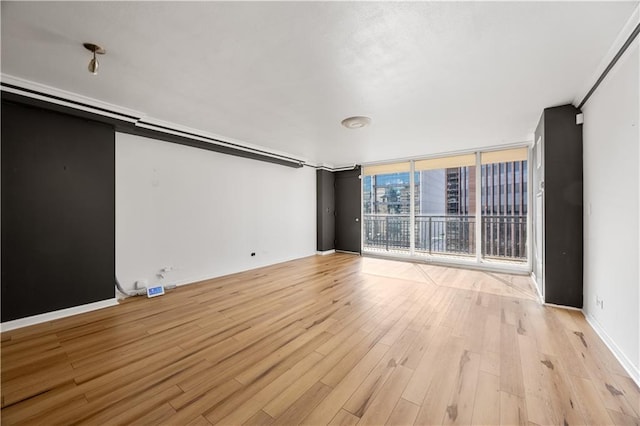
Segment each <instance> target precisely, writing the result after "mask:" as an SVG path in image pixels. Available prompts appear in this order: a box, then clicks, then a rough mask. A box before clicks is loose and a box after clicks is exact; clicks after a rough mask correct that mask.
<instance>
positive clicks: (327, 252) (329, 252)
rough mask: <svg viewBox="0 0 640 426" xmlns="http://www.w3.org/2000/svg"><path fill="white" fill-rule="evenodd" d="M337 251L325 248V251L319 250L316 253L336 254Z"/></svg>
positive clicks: (322, 254) (320, 254) (323, 254)
mask: <svg viewBox="0 0 640 426" xmlns="http://www.w3.org/2000/svg"><path fill="white" fill-rule="evenodd" d="M335 252H336V251H335V250H325V251H317V252H316V254H317V255H318V256H326V255H328V254H334V253H335Z"/></svg>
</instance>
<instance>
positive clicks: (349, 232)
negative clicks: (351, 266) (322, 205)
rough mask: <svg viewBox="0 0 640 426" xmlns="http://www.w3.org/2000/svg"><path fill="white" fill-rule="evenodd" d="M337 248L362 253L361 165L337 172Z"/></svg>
mask: <svg viewBox="0 0 640 426" xmlns="http://www.w3.org/2000/svg"><path fill="white" fill-rule="evenodd" d="M335 179H336V180H335V182H336V206H335V208H336V250H340V251H349V252H354V253H360V247H361V243H360V239H361V235H362V232H361V225H360V211H361V209H360V206H361V202H360V194H361V193H362V191H361V189H360V182H361V181H360V167H357V168H355V169H354V170H347V171H344V172H336V174H335Z"/></svg>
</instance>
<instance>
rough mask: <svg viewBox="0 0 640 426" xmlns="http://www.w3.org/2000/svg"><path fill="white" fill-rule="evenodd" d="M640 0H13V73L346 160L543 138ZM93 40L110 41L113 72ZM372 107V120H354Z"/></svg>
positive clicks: (314, 158) (312, 155)
mask: <svg viewBox="0 0 640 426" xmlns="http://www.w3.org/2000/svg"><path fill="white" fill-rule="evenodd" d="M637 5H638V2H637V1H634V2H611V1H604V2H526V3H525V2H473V3H462V2H421V3H402V2H376V3H365V2H195V3H192V2H189V3H181V2H64V3H53V2H44V3H39V2H38V3H36V2H15V3H14V2H6V1H2V58H1V59H2V63H1V66H2V72H3V73H4V74H6V75H10V76H15V77H19V78H23V79H26V80H30V81H32V82H36V83H41V84H45V85H49V86H52V87H55V88H58V89H63V90H67V91H70V92H74V93H77V94H80V95H84V96H88V97H91V98H95V99H98V100H101V101H105V102H109V103H112V104H115V105H119V106H123V107H127V108H131V109H134V110H137V111H140V112H142V113H144V114H146V115H147V116H148V117H151V118H153V119H157V120H163V121H167V122H171V123H175V124H178V125H182V126H187V127H190V128H194V129H199V130H201V131H204V132H208V133H212V134H216V135H221V136H223V137H228V138H233V139H235V140H240V141H244V142H246V143H248V144H252V145H259V146H262V147H265V148H268V149H271V150H274V151H278V152H283V153H288V154H291V155H293V156H295V157H297V158H301V159H306V160H308V161H309V162H312V163H325V164H329V165H333V166H341V165H346V164H352V163H366V162H373V161H381V160H389V159H396V158H405V157H414V156H426V155H429V154H434V153H441V152H450V151H456V150H464V149H470V148H476V147H485V146H496V145H502V144H509V143H516V142H522V141H527V140H528V139H530V137H531V133H532V132H533V131H534V129H535V126H536V124H537V121H538V118H539V116H540V114H541V112H542V109H543V108H545V107H549V106H554V105H561V104H565V103H570V102H572V101H573V100H574V98H576V97H577V96H581V95H583V94H581V93H580V90H582V89H583V87H584V85H585V83H586V82H588V81H587V80H589V79H590V78H592V76H593V75H594V73H595V71H596V68H597V67H598V65H599V64H600V62H601V61H602V59H603V57H604V55H605V54H606V53H607V51H608V50H609V49H610V47H611V45H612V43H613V41H614V40H615V38H616V36H617V35H618V33H619V31H620V30H621V29H622V27H623V26H624V24H625V23H626V21H627V20H628V19H629V17H630V16H631V14H632V12H633V10H634V9H635V8H636V7H637ZM83 42H95V43H98V44H100V45H102V46H104V47H105V48H106V49H107V55H105V56H104V57H100V58H99V60H100V63H101V66H100V74H99V75H98V76H92V75H90V74H89V73H88V71H87V69H86V66H87V63H88V61H89V59H90V53H89V52H87V51H86V50H84V48H83V47H82V43H83ZM351 115H367V116H370V117H371V118H372V120H373V122H372V124H371V126H370V127H368V128H364V129H359V130H349V129H345V128H343V127H341V126H340V121H341V120H342V119H343V118H345V117H348V116H351Z"/></svg>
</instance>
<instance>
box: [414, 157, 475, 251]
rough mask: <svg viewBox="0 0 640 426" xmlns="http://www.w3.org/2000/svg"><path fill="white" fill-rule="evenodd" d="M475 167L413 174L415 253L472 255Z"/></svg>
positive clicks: (449, 168)
mask: <svg viewBox="0 0 640 426" xmlns="http://www.w3.org/2000/svg"><path fill="white" fill-rule="evenodd" d="M475 171H476V167H475V166H462V167H447V168H440V169H429V170H421V171H419V172H416V175H417V176H419V177H418V178H417V179H416V196H415V197H416V208H415V213H416V218H415V220H416V222H415V252H416V254H444V255H464V256H475V213H476V183H475V179H476V178H475V176H476V174H475Z"/></svg>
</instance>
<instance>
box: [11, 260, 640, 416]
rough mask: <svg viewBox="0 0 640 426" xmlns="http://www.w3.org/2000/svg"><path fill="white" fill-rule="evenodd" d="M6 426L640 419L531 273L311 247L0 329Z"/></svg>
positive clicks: (634, 395) (578, 329)
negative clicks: (318, 251)
mask: <svg viewBox="0 0 640 426" xmlns="http://www.w3.org/2000/svg"><path fill="white" fill-rule="evenodd" d="M0 342H1V344H2V346H1V348H0V353H1V359H0V361H1V362H0V372H1V373H2V374H1V383H0V385H1V396H2V398H1V406H2V408H1V410H0V420H1V421H2V424H6V425H13V424H77V423H86V424H140V425H142V424H145V425H146V424H154V425H155V424H166V425H178V424H180V425H193V426H197V425H200V426H204V425H210V424H216V423H219V424H234V425H235V424H247V425H257V424H261V425H267V424H287V425H289V424H313V425H319V424H357V423H360V424H385V423H386V424H391V425H404V424H444V423H446V424H456V423H457V424H498V423H500V424H508V425H528V426H535V425H543V424H544V425H546V424H570V425H571V424H598V425H600V424H602V425H605V424H607V425H608V424H622V425H627V424H628V425H634V424H635V425H638V424H640V420H639V416H640V413H639V411H640V391H639V390H638V386H637V385H636V384H635V383H634V382H633V380H632V379H631V378H630V377H629V376H628V374H627V373H626V372H625V370H624V369H623V368H622V366H621V365H620V364H619V363H618V361H617V360H616V358H615V357H614V355H613V354H612V353H611V352H610V351H609V349H608V348H607V346H606V345H605V344H604V342H602V341H601V340H600V338H599V337H598V335H597V333H595V331H594V330H593V329H592V328H591V327H590V325H589V324H588V323H587V322H586V320H585V319H584V316H583V315H582V313H580V312H576V311H567V310H561V309H558V308H551V307H547V306H544V305H541V304H540V303H539V302H538V299H537V295H536V293H535V290H534V288H533V285H532V282H531V280H530V279H529V278H528V277H524V276H517V275H509V274H496V273H488V272H482V271H469V270H464V269H460V268H449V267H443V266H436V265H428V264H412V263H408V262H398V261H388V260H382V259H372V258H362V257H359V256H352V255H348V254H341V253H338V254H333V255H329V256H311V257H307V258H303V259H298V260H294V261H290V262H284V263H281V264H277V265H272V266H268V267H264V268H258V269H255V270H251V271H246V272H241V273H237V274H232V275H229V276H226V277H220V278H216V279H211V280H204V281H201V282H198V283H194V284H192V285H189V286H182V287H180V288H178V289H175V290H172V291H169V292H167V294H166V295H164V296H163V297H161V298H154V299H147V298H130V299H126V300H124V301H121V303H119V305H118V306H114V307H109V308H105V309H101V310H98V311H93V312H89V313H86V314H81V315H77V316H73V317H67V318H63V319H60V320H56V321H51V322H46V323H42V324H38V325H34V326H30V327H25V328H22V329H16V330H11V331H8V332H5V333H2V334H1V335H0Z"/></svg>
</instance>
